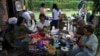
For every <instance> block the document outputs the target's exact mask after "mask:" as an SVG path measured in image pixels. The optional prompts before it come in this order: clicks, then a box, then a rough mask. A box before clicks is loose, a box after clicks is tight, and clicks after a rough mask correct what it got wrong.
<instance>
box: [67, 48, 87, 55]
mask: <svg viewBox="0 0 100 56" xmlns="http://www.w3.org/2000/svg"><path fill="white" fill-rule="evenodd" d="M68 56H89V55H88V54H87V53H86V52H84V51H82V50H80V48H76V49H73V50H71V51H70V52H69V54H68Z"/></svg>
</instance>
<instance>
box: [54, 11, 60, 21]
mask: <svg viewBox="0 0 100 56" xmlns="http://www.w3.org/2000/svg"><path fill="white" fill-rule="evenodd" d="M53 14H54V15H53V16H54V18H53V20H58V19H59V14H60V11H58V10H56V9H53Z"/></svg>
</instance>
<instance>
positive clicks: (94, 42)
mask: <svg viewBox="0 0 100 56" xmlns="http://www.w3.org/2000/svg"><path fill="white" fill-rule="evenodd" d="M83 38H84V37H83ZM86 44H87V45H89V46H91V47H92V50H93V51H90V50H89V49H87V48H86V47H84V49H83V51H84V52H86V53H87V54H88V55H89V56H95V54H96V50H97V47H98V39H97V37H96V36H95V35H94V34H92V35H91V36H90V37H89V39H88V40H87V41H86Z"/></svg>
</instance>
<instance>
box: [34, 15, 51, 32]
mask: <svg viewBox="0 0 100 56" xmlns="http://www.w3.org/2000/svg"><path fill="white" fill-rule="evenodd" d="M45 18H46V16H45V15H44V14H40V15H39V19H40V21H38V22H37V23H36V26H37V29H38V31H44V29H47V30H49V26H50V23H49V22H48V21H47V20H45Z"/></svg>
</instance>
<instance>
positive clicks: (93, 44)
mask: <svg viewBox="0 0 100 56" xmlns="http://www.w3.org/2000/svg"><path fill="white" fill-rule="evenodd" d="M83 31H84V37H82V38H81V40H80V41H79V43H78V47H77V48H75V49H73V50H72V51H71V52H70V53H69V56H95V55H96V50H97V46H98V39H97V37H96V36H95V34H94V33H93V32H94V28H93V27H92V26H91V25H86V26H84V28H83Z"/></svg>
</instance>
